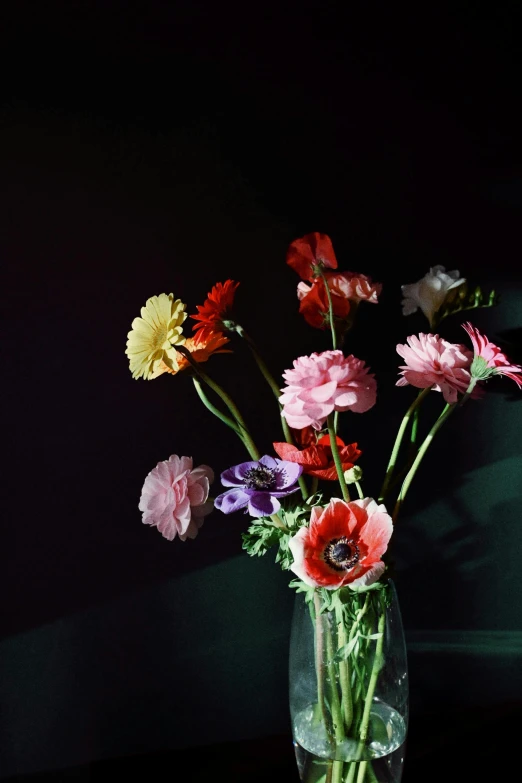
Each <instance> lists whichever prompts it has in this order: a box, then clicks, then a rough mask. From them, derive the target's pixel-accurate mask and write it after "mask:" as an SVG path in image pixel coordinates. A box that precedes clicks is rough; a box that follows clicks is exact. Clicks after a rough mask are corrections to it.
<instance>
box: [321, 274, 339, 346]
mask: <svg viewBox="0 0 522 783" xmlns="http://www.w3.org/2000/svg"><path fill="white" fill-rule="evenodd" d="M320 274H321V277H322V279H323V283H324V287H325V289H326V296H327V297H328V315H329V318H330V329H331V331H332V347H333V349H334V351H335V350H337V334H336V332H335V319H334V311H333V302H332V294H331V292H330V288H329V286H328V281H327V279H326V276H325V274H324V272H323V270H322V269H321V273H320Z"/></svg>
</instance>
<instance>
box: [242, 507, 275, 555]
mask: <svg viewBox="0 0 522 783" xmlns="http://www.w3.org/2000/svg"><path fill="white" fill-rule="evenodd" d="M282 535H283V531H282V530H281V529H280V528H278V527H276V526H275V525H274V524H273V523H272V522H271V520H270V519H268V518H265V517H262V518H260V519H257V520H256V521H255V522H254V523H253V524H252V525H250V527H249V528H248V530H247V532H246V533H242V535H241V538H242V540H243V544H242V546H243V549H245V550H246V551H247V553H248V554H249V555H250V556H251V557H255V556H257V557H262V556H263V555H265V554H266V553H267V552H268V550H269V549H270V548H271V547H273V546H276V544H278V543H279V539H280V537H281V536H282Z"/></svg>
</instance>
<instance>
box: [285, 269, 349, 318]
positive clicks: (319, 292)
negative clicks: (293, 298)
mask: <svg viewBox="0 0 522 783" xmlns="http://www.w3.org/2000/svg"><path fill="white" fill-rule="evenodd" d="M332 277H335V274H334V273H332V272H330V273H328V272H327V273H326V278H327V280H328V288H329V289H330V295H331V297H332V307H333V313H334V318H335V319H336V320H337V321H345V320H346V318H347V317H348V313H349V312H350V301H349V299H348V298H347V297H346V296H345V295H344V294H343V293H341V292H340V291H339V290H336V289H335V288H334V286H333V281H332V279H331V278H332ZM297 298H298V299H299V312H300V313H301V315H302V316H303V317H304V319H305V321H306V322H307V323H308V324H310V326H313V327H315V328H316V329H329V328H330V315H329V304H328V296H327V293H326V286H325V284H324V280H323V278H322V277H319V278H317V280H314V282H313V283H312V285H311V286H309V285H307V284H306V283H299V285H298V286H297Z"/></svg>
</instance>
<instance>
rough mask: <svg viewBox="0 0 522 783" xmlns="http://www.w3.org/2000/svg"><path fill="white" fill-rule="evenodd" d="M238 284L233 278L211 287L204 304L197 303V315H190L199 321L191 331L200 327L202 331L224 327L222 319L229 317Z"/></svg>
mask: <svg viewBox="0 0 522 783" xmlns="http://www.w3.org/2000/svg"><path fill="white" fill-rule="evenodd" d="M238 285H239V283H235V282H234V281H233V280H226V281H225V282H224V283H216V285H215V286H213V287H212V290H211V291H210V293H209V294H208V296H207V298H206V300H205V302H204V304H202V305H197V309H198V313H197V315H191V316H190V317H191V318H192V319H193V320H194V321H199V323H197V324H195V326H193V327H192V329H193V331H197V330H200V329H201V330H202V331H203V332H216V331H222V330H224V329H225V328H226V327H225V325H224V321H226V320H227V319H228V318H229V317H230V311H231V310H232V305H233V303H234V295H235V293H236V289H237V287H238Z"/></svg>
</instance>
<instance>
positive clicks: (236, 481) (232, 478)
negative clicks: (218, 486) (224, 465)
mask: <svg viewBox="0 0 522 783" xmlns="http://www.w3.org/2000/svg"><path fill="white" fill-rule="evenodd" d="M256 465H257V462H242V463H241V464H240V465H233V466H232V467H231V468H228V469H227V470H225V471H223V473H222V474H221V483H222V484H223V486H224V487H240V486H241V485H242V484H243V482H244V480H245V475H246V473H248V471H249V470H251V469H252V468H255V467H256Z"/></svg>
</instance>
